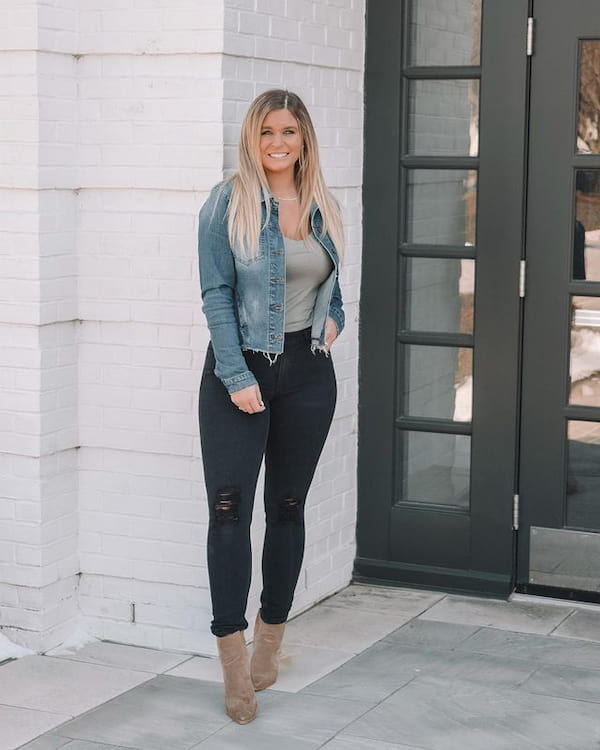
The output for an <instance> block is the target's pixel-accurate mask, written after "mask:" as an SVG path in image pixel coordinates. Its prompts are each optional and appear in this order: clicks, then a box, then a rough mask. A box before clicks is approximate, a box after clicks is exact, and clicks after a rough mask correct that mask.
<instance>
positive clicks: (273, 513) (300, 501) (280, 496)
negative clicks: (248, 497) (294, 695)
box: [260, 334, 336, 624]
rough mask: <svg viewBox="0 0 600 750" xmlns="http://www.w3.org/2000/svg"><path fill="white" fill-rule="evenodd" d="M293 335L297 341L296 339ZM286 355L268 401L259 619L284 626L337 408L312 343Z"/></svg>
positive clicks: (327, 361)
mask: <svg viewBox="0 0 600 750" xmlns="http://www.w3.org/2000/svg"><path fill="white" fill-rule="evenodd" d="M294 336H296V335H295V334H294ZM293 341H294V343H295V344H296V346H295V347H291V351H288V343H287V342H288V336H286V351H285V353H284V356H283V359H282V361H281V370H280V373H279V381H278V388H277V392H276V394H274V396H273V398H272V399H271V402H270V410H271V414H270V427H269V437H268V441H267V447H266V454H265V465H266V472H265V514H266V532H265V542H264V547H263V558H262V572H263V591H262V595H261V612H260V614H261V618H262V620H263V622H265V623H271V624H277V623H282V622H285V620H286V619H287V616H288V613H289V610H290V608H291V606H292V601H293V596H294V590H295V588H296V583H297V581H298V575H299V573H300V568H301V565H302V559H303V556H304V502H305V500H306V495H307V493H308V489H309V487H310V484H311V482H312V479H313V476H314V473H315V469H316V467H317V463H318V460H319V456H320V455H321V451H322V450H323V445H324V443H325V439H326V438H327V434H328V432H329V428H330V426H331V420H332V419H333V412H334V409H335V400H336V383H335V373H334V370H333V363H332V361H331V358H330V357H326V356H325V355H324V354H322V353H316V354H312V352H311V351H310V338H309V339H308V340H304V341H302V342H301V345H300V346H298V345H297V344H298V340H297V338H294V339H293Z"/></svg>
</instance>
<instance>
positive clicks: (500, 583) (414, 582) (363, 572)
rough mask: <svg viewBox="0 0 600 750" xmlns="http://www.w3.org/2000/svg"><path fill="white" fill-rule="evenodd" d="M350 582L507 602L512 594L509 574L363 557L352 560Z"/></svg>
mask: <svg viewBox="0 0 600 750" xmlns="http://www.w3.org/2000/svg"><path fill="white" fill-rule="evenodd" d="M352 580H353V581H355V582H357V583H372V584H379V585H384V586H408V587H409V588H420V589H439V590H440V591H445V592H447V593H452V594H473V595H475V594H476V595H478V596H488V597H491V598H494V599H508V597H509V596H510V594H511V593H512V591H513V586H512V582H511V576H510V574H506V575H503V574H499V573H487V572H486V571H481V570H456V569H454V568H439V567H434V566H431V565H411V564H410V563H394V562H389V561H388V560H374V559H370V558H365V557H357V558H356V559H355V561H354V572H353V575H352Z"/></svg>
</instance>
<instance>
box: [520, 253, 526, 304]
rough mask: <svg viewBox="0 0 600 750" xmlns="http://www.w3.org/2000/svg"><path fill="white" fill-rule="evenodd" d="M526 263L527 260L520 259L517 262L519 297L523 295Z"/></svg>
mask: <svg viewBox="0 0 600 750" xmlns="http://www.w3.org/2000/svg"><path fill="white" fill-rule="evenodd" d="M526 263H527V261H525V260H522V261H521V262H520V264H519V297H521V299H522V298H523V297H524V296H525V272H526V268H527V266H526Z"/></svg>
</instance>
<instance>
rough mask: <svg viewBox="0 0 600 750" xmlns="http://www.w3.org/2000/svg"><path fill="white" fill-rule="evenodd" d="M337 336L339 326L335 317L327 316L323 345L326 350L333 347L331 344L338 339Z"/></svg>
mask: <svg viewBox="0 0 600 750" xmlns="http://www.w3.org/2000/svg"><path fill="white" fill-rule="evenodd" d="M337 336H338V332H337V326H336V324H335V322H334V320H333V318H327V323H326V325H325V345H324V347H323V348H324V349H325V350H326V351H329V350H330V349H331V346H332V344H333V342H334V341H335V340H336V339H337Z"/></svg>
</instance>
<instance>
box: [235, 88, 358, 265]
mask: <svg viewBox="0 0 600 750" xmlns="http://www.w3.org/2000/svg"><path fill="white" fill-rule="evenodd" d="M277 109H287V110H288V111H289V112H290V113H291V114H292V115H293V116H294V117H295V118H296V120H297V122H298V126H299V129H300V136H301V138H302V146H301V150H300V158H299V159H298V161H297V163H296V166H295V182H296V192H297V194H298V199H299V206H300V236H301V237H302V239H306V238H307V237H308V235H309V232H310V229H309V226H310V221H309V219H310V209H311V205H312V202H313V201H314V202H315V203H316V204H317V206H318V207H319V210H320V211H321V216H322V217H323V232H324V233H325V232H326V233H327V234H329V236H330V238H331V240H332V242H333V244H334V246H335V249H336V251H337V253H338V255H339V257H340V259H341V258H342V256H343V252H344V234H343V228H342V219H341V215H340V209H339V206H338V203H337V201H336V200H335V198H334V197H333V195H332V194H331V193H330V192H329V190H328V188H327V187H326V185H325V181H324V180H323V174H322V172H321V166H320V162H319V149H318V145H317V137H316V134H315V129H314V127H313V124H312V121H311V119H310V115H309V114H308V110H307V109H306V107H305V105H304V103H303V102H302V100H301V99H300V97H299V96H297V94H293V93H292V92H291V91H286V90H284V89H271V90H270V91H265V92H264V93H263V94H260V95H259V96H257V97H256V99H255V100H254V101H253V102H252V104H251V105H250V107H249V109H248V112H247V113H246V116H245V117H244V121H243V122H242V132H241V135H240V143H239V166H238V171H237V172H236V174H234V175H233V177H231V178H230V179H231V181H232V190H231V199H230V202H229V209H228V219H227V221H228V224H227V226H228V234H229V241H230V243H231V246H232V247H236V248H238V251H239V252H241V254H242V255H244V256H246V257H248V258H252V257H253V256H254V255H255V254H256V251H257V248H258V243H259V235H260V232H261V229H262V226H261V219H262V217H261V199H262V197H263V196H264V197H265V199H266V207H267V217H266V221H267V222H268V221H269V217H270V209H271V204H270V200H269V195H270V192H269V183H268V181H267V176H266V174H265V170H264V168H263V165H262V161H261V157H260V137H261V128H262V124H263V121H264V119H265V117H266V116H267V115H268V114H269V112H272V111H273V110H277Z"/></svg>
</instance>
